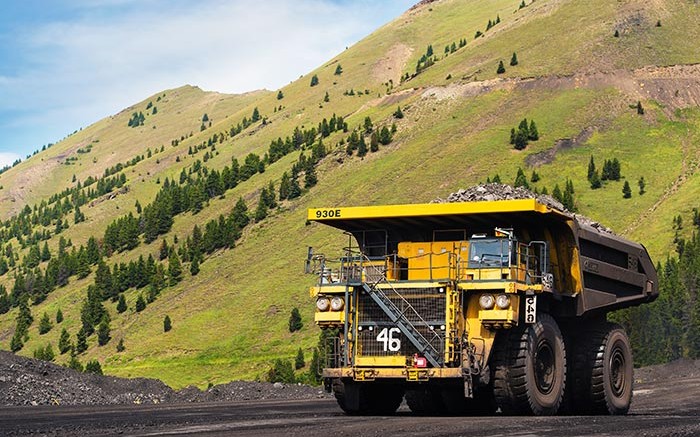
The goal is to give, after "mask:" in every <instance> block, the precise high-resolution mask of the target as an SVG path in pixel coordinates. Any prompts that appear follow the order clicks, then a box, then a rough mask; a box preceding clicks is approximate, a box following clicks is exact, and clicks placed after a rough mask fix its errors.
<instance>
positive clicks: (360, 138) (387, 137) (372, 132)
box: [345, 108, 403, 157]
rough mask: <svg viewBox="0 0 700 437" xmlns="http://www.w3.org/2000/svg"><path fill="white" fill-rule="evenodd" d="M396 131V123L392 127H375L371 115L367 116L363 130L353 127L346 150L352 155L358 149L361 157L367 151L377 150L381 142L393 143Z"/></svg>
mask: <svg viewBox="0 0 700 437" xmlns="http://www.w3.org/2000/svg"><path fill="white" fill-rule="evenodd" d="M399 110H400V108H399ZM395 115H396V113H395ZM401 116H403V113H401ZM395 132H396V125H395V124H394V125H392V126H391V129H389V128H388V127H386V126H382V127H381V128H380V129H375V127H374V125H373V123H372V119H371V118H370V117H365V120H364V123H363V128H362V129H361V130H359V129H353V130H352V132H351V133H350V135H349V136H348V137H347V141H346V143H347V145H346V146H345V152H346V153H347V154H348V155H350V156H352V154H353V153H354V152H355V151H357V156H359V157H363V156H365V155H367V152H377V151H378V150H379V145H380V144H381V145H384V146H385V145H388V144H390V143H391V141H392V140H393V139H394V133H395ZM367 135H369V141H370V145H369V147H368V146H367V141H366V136H367Z"/></svg>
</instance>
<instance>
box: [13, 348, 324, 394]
mask: <svg viewBox="0 0 700 437" xmlns="http://www.w3.org/2000/svg"><path fill="white" fill-rule="evenodd" d="M325 396H328V395H327V394H326V393H325V392H324V391H323V389H322V388H320V387H310V386H306V385H301V384H299V385H297V384H271V383H267V382H248V381H234V382H230V383H227V384H221V385H216V386H213V387H211V388H209V389H207V390H204V391H202V390H199V389H198V388H196V387H187V388H184V389H182V390H179V391H175V390H173V389H171V388H170V387H168V386H167V385H165V384H164V383H163V382H161V381H158V380H155V379H146V378H135V379H126V378H116V377H113V376H102V375H95V374H90V373H80V372H76V371H74V370H71V369H68V368H65V367H62V366H59V365H56V364H53V363H49V362H46V361H41V360H35V359H31V358H25V357H22V356H18V355H14V354H12V353H10V352H6V351H0V405H8V406H9V405H111V404H158V403H163V402H168V403H172V402H211V401H244V400H263V399H314V398H319V397H325Z"/></svg>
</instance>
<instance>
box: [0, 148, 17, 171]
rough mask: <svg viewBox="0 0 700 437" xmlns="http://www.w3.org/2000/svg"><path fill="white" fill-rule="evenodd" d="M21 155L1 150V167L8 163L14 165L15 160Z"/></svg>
mask: <svg viewBox="0 0 700 437" xmlns="http://www.w3.org/2000/svg"><path fill="white" fill-rule="evenodd" d="M19 158H20V156H19V155H18V154H16V153H12V152H0V168H3V167H5V166H6V165H12V163H13V162H15V161H16V160H18V159H19Z"/></svg>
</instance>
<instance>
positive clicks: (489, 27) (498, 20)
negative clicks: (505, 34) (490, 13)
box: [486, 15, 501, 32]
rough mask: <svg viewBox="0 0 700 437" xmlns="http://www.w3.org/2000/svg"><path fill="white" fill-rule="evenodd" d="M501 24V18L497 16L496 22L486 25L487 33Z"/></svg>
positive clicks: (491, 21)
mask: <svg viewBox="0 0 700 437" xmlns="http://www.w3.org/2000/svg"><path fill="white" fill-rule="evenodd" d="M500 22H501V16H500V15H496V19H495V20H489V22H488V23H486V31H487V32H488V31H489V30H491V29H492V28H493V27H494V26H496V25H497V24H498V23H500Z"/></svg>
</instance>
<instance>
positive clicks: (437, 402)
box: [406, 387, 447, 416]
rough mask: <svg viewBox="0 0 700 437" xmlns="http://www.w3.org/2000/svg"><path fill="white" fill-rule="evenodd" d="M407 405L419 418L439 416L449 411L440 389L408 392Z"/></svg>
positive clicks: (414, 389) (425, 388)
mask: <svg viewBox="0 0 700 437" xmlns="http://www.w3.org/2000/svg"><path fill="white" fill-rule="evenodd" d="M406 404H408V408H410V409H411V412H413V414H417V415H419V416H439V415H443V414H445V412H446V411H447V410H446V408H445V404H444V403H443V401H442V396H441V395H440V388H438V387H421V388H412V389H409V390H406Z"/></svg>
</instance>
